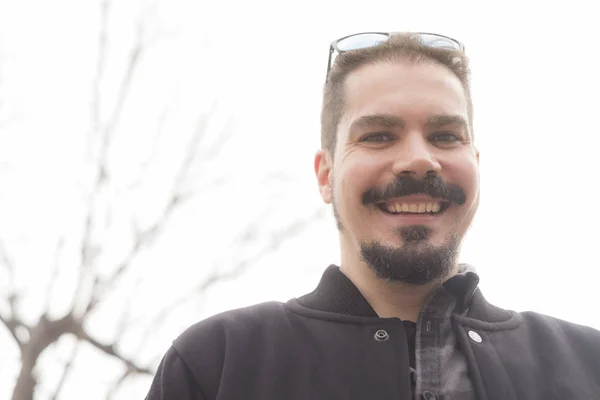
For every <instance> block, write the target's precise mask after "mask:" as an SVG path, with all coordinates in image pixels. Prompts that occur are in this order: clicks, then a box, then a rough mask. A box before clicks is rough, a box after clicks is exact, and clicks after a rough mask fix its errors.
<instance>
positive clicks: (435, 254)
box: [315, 63, 479, 284]
mask: <svg viewBox="0 0 600 400" xmlns="http://www.w3.org/2000/svg"><path fill="white" fill-rule="evenodd" d="M345 105H346V107H345V110H344V114H343V116H342V119H341V121H340V123H339V126H338V136H337V143H336V149H335V157H334V160H333V161H332V158H331V157H330V156H329V155H328V154H327V153H326V152H324V151H320V152H319V153H318V154H317V157H316V159H315V168H316V172H317V177H318V181H319V186H320V189H321V194H322V197H323V200H324V201H325V202H327V203H333V207H334V212H335V214H336V218H337V220H338V225H339V227H340V235H341V243H342V262H344V259H345V258H346V259H348V257H359V258H361V259H362V261H365V262H366V263H367V264H368V265H369V266H370V267H371V268H372V269H374V270H375V272H376V273H377V275H378V276H379V277H381V278H385V279H391V280H399V281H404V282H406V283H409V284H424V283H426V282H428V281H430V280H432V279H436V278H439V277H441V276H443V275H445V274H447V273H449V272H450V271H451V269H452V268H454V266H455V263H456V257H457V254H458V248H459V246H460V241H461V240H462V238H463V236H464V234H465V233H466V231H467V229H468V227H469V225H470V224H471V221H472V220H473V217H474V214H475V211H476V209H477V206H478V200H479V174H478V159H479V154H478V153H477V151H476V150H475V148H474V147H473V145H472V143H471V140H470V136H469V130H468V125H467V121H468V114H467V100H466V96H465V92H464V89H463V87H462V85H461V83H460V81H459V79H458V78H457V77H456V76H455V75H454V74H453V73H452V72H451V71H450V70H449V69H447V68H446V67H444V66H441V65H437V64H428V63H426V64H416V65H408V64H404V63H378V64H375V65H367V66H364V67H362V68H359V69H358V70H356V71H354V72H352V73H351V74H350V75H349V76H348V77H347V80H346V86H345Z"/></svg>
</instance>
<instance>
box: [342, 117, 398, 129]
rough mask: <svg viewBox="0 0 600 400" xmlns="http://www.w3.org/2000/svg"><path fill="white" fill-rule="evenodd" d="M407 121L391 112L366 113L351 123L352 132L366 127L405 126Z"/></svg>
mask: <svg viewBox="0 0 600 400" xmlns="http://www.w3.org/2000/svg"><path fill="white" fill-rule="evenodd" d="M405 125H406V124H405V122H404V120H403V119H402V118H400V117H396V116H395V115H391V114H374V115H364V116H362V117H360V118H359V119H357V120H356V121H354V122H352V124H350V128H349V129H348V131H349V132H350V133H353V132H356V131H361V130H364V129H366V128H372V127H374V126H379V127H382V128H404V126H405Z"/></svg>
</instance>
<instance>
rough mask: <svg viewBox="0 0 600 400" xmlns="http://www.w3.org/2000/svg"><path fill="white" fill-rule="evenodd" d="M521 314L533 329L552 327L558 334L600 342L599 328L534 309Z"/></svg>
mask: <svg viewBox="0 0 600 400" xmlns="http://www.w3.org/2000/svg"><path fill="white" fill-rule="evenodd" d="M520 314H521V315H522V317H523V322H524V323H525V324H527V325H529V326H531V327H532V328H533V329H536V328H538V329H544V330H549V329H550V330H551V331H553V332H555V333H556V334H557V335H564V336H569V337H572V338H577V339H585V338H587V340H591V341H595V342H597V343H599V344H600V331H598V330H597V329H594V328H591V327H589V326H585V325H580V324H576V323H573V322H569V321H565V320H562V319H559V318H555V317H551V316H548V315H544V314H540V313H536V312H533V311H525V312H522V313H520ZM598 349H599V350H600V347H599V348H598Z"/></svg>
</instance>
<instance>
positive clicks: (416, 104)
mask: <svg viewBox="0 0 600 400" xmlns="http://www.w3.org/2000/svg"><path fill="white" fill-rule="evenodd" d="M344 100H345V107H344V114H343V115H342V118H341V121H340V124H339V126H338V128H339V129H340V131H338V137H343V136H344V135H345V134H346V132H347V128H348V126H349V125H350V124H351V123H352V121H353V120H355V119H357V118H360V117H363V116H365V115H375V114H391V115H395V116H397V117H399V118H402V119H404V120H406V121H407V122H409V123H411V124H415V123H416V124H418V123H423V124H424V123H425V122H426V121H427V120H428V118H430V117H432V116H435V115H441V114H449V115H461V116H463V117H464V119H465V120H467V117H468V116H467V98H466V95H465V91H464V88H463V87H462V84H461V82H460V80H459V79H458V77H457V76H456V75H454V73H453V72H452V71H451V70H450V69H448V68H447V67H445V66H443V65H440V64H437V63H430V62H425V63H416V64H406V63H377V64H372V65H366V66H363V67H361V68H359V69H357V70H355V71H353V72H352V73H350V74H349V75H348V77H347V78H346V82H345V87H344Z"/></svg>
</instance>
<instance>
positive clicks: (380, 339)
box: [373, 329, 390, 342]
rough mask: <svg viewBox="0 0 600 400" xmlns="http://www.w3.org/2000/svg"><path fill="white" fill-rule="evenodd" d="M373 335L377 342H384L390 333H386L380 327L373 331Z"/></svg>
mask: <svg viewBox="0 0 600 400" xmlns="http://www.w3.org/2000/svg"><path fill="white" fill-rule="evenodd" d="M373 337H374V338H375V340H377V341H378V342H385V341H386V340H388V339H389V338H390V335H388V333H387V332H386V331H384V330H383V329H380V330H378V331H377V332H375V335H373Z"/></svg>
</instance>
